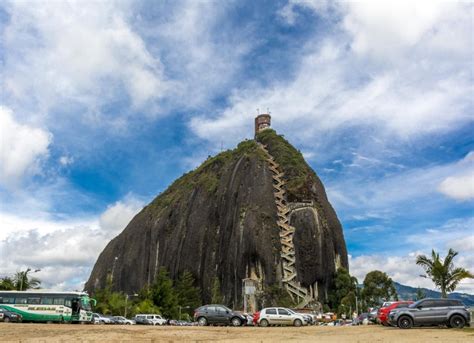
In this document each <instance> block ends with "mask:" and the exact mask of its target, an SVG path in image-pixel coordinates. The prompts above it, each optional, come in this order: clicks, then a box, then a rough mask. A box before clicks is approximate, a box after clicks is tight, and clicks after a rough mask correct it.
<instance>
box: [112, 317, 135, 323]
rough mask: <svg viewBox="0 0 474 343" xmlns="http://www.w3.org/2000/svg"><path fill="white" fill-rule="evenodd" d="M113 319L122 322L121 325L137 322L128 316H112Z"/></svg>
mask: <svg viewBox="0 0 474 343" xmlns="http://www.w3.org/2000/svg"><path fill="white" fill-rule="evenodd" d="M112 319H113V320H114V322H115V323H116V324H121V325H134V324H136V323H135V321H134V320H131V319H127V318H125V317H122V316H114V317H112Z"/></svg>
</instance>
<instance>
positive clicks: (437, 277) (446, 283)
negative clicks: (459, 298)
mask: <svg viewBox="0 0 474 343" xmlns="http://www.w3.org/2000/svg"><path fill="white" fill-rule="evenodd" d="M457 255H458V252H457V251H454V250H453V249H449V251H448V255H446V257H445V258H444V260H441V258H440V257H439V253H437V252H435V251H434V249H433V250H432V251H431V258H429V257H427V256H425V255H418V256H417V257H416V264H417V265H419V266H421V267H422V268H423V269H424V270H425V272H426V274H427V275H428V276H429V277H430V278H431V280H433V283H434V284H435V286H436V287H437V288H439V289H440V290H441V297H442V298H447V297H448V292H453V291H454V290H455V289H456V287H457V286H458V284H459V282H461V281H462V280H464V279H468V278H471V279H472V278H474V275H473V274H472V273H471V272H469V271H468V270H466V269H464V268H459V267H458V268H455V267H454V263H453V260H454V258H455V257H456V256H457Z"/></svg>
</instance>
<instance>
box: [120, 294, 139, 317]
mask: <svg viewBox="0 0 474 343" xmlns="http://www.w3.org/2000/svg"><path fill="white" fill-rule="evenodd" d="M130 296H132V297H137V296H138V294H136V293H135V294H130V295H128V294H125V311H124V314H123V316H124V317H125V318H127V310H128V306H127V304H128V297H130Z"/></svg>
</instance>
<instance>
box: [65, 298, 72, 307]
mask: <svg viewBox="0 0 474 343" xmlns="http://www.w3.org/2000/svg"><path fill="white" fill-rule="evenodd" d="M64 305H65V306H67V307H71V305H72V304H71V298H66V301H65V302H64Z"/></svg>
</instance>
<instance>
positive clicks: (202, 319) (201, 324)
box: [198, 317, 207, 326]
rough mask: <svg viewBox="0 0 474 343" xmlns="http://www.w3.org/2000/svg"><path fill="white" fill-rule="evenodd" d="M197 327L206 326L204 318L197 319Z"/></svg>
mask: <svg viewBox="0 0 474 343" xmlns="http://www.w3.org/2000/svg"><path fill="white" fill-rule="evenodd" d="M198 325H199V326H206V325H207V319H206V318H204V317H199V318H198Z"/></svg>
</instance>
